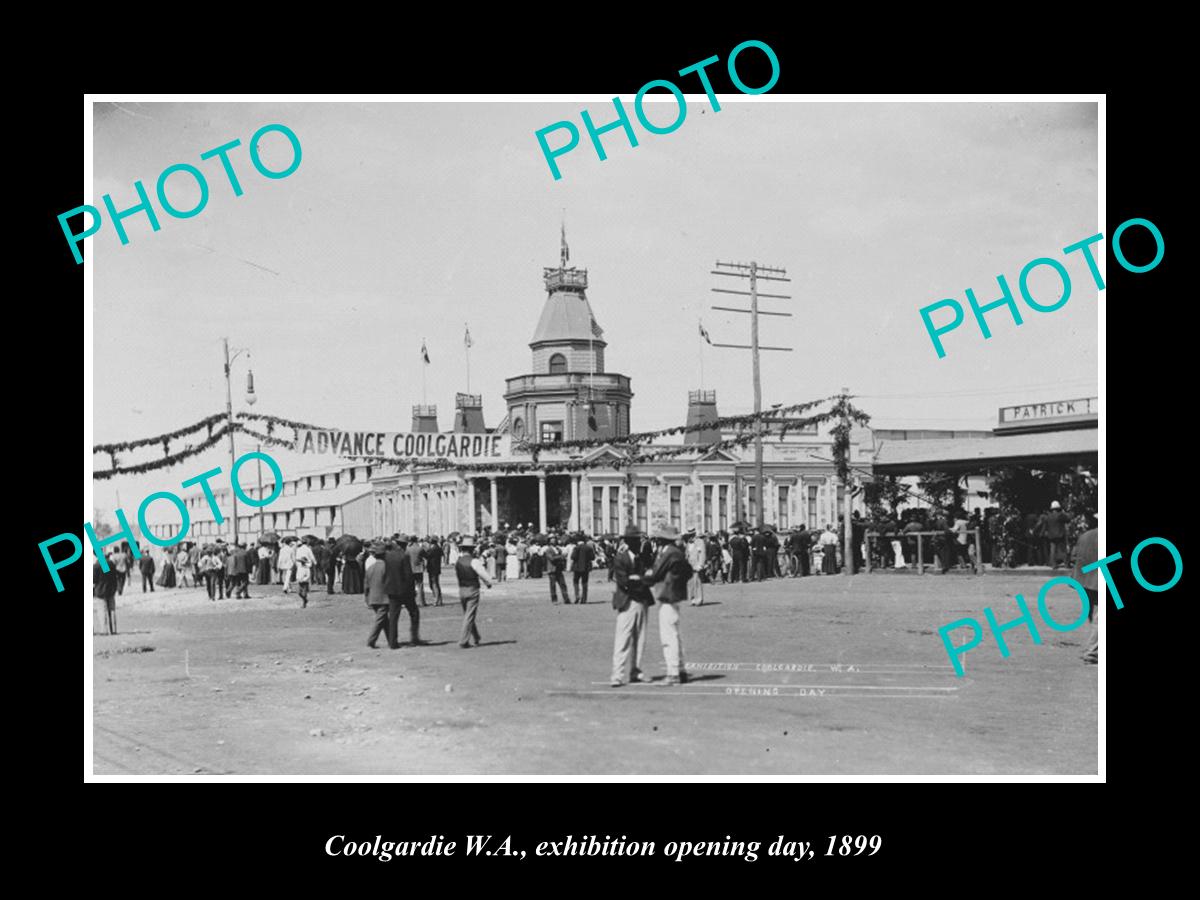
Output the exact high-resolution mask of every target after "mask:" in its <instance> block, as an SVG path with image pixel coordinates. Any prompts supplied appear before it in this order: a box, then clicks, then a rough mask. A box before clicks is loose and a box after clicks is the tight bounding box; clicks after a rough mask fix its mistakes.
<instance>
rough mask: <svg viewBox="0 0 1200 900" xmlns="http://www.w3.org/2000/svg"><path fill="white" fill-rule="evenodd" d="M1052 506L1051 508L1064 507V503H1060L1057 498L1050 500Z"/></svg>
mask: <svg viewBox="0 0 1200 900" xmlns="http://www.w3.org/2000/svg"><path fill="white" fill-rule="evenodd" d="M1050 508H1051V509H1062V504H1061V503H1059V502H1058V501H1057V500H1052V501H1050Z"/></svg>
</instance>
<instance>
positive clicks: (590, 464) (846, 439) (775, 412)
mask: <svg viewBox="0 0 1200 900" xmlns="http://www.w3.org/2000/svg"><path fill="white" fill-rule="evenodd" d="M850 396H851V395H849V394H844V395H843V394H839V395H836V396H834V397H826V398H824V399H822V400H812V401H809V402H807V403H795V404H792V405H790V406H784V407H776V408H774V409H771V410H767V411H765V412H760V413H748V414H745V415H740V416H721V417H720V418H717V419H714V420H712V421H710V422H704V423H701V424H698V425H681V426H676V427H674V428H663V429H659V430H657V431H642V432H637V433H634V434H631V435H628V436H626V437H624V438H621V439H619V440H613V439H597V438H589V439H584V440H574V441H561V442H552V443H541V442H539V443H530V442H524V441H514V446H519V447H520V449H522V450H527V451H528V452H529V453H530V454H531V456H532V459H531V461H530V462H519V463H498V464H497V463H464V462H461V461H459V460H452V459H449V458H447V457H441V458H438V459H433V460H424V459H421V460H419V459H416V458H411V459H407V460H406V459H397V458H394V457H387V456H350V457H343V458H349V459H353V460H361V461H364V462H369V463H375V464H387V465H391V466H395V467H396V469H397V471H398V472H403V471H407V470H409V469H412V468H416V467H420V468H431V469H454V470H458V471H464V472H498V473H505V474H512V473H519V472H534V471H538V472H545V473H551V472H575V471H583V470H587V469H594V468H600V467H602V466H609V467H611V468H613V469H620V468H622V467H623V466H629V465H636V464H639V463H646V462H655V461H658V460H663V459H674V458H676V457H679V456H684V455H687V454H692V453H697V454H700V455H704V454H706V453H711V452H713V451H714V450H726V449H732V448H736V447H745V446H747V445H749V444H750V443H752V442H753V441H754V439H755V436H756V434H755V433H754V432H751V433H749V434H740V435H738V436H737V437H734V438H728V439H726V440H720V441H714V442H712V443H710V444H703V445H699V444H693V445H688V446H684V447H671V448H664V449H661V450H655V449H648V450H638V449H637V448H638V445H639V444H645V443H647V442H649V441H651V440H653V439H654V438H657V437H663V436H666V435H675V434H686V433H691V432H696V431H704V430H710V429H717V430H721V429H725V428H731V427H737V428H740V429H744V428H745V427H746V426H748V425H751V424H754V423H755V422H758V421H764V420H765V421H771V420H774V419H777V418H778V417H780V416H783V415H788V414H791V413H797V412H803V411H805V410H808V409H812V408H813V407H815V406H819V405H820V404H822V403H826V402H828V401H830V400H833V401H834V404H833V406H832V407H831V408H830V409H829V410H828V411H827V412H822V413H818V414H816V415H813V416H807V417H805V418H803V419H800V420H799V421H796V422H788V423H784V424H783V427H782V429H781V431H780V434H779V440H781V441H782V440H783V438H784V436H785V435H786V434H787V432H788V431H789V430H790V429H793V428H803V427H805V426H808V425H815V424H821V423H823V422H829V421H832V420H838V424H837V425H835V426H834V427H833V429H831V433H832V435H833V438H834V442H833V454H834V464H835V466H836V468H837V472H838V476H839V477H840V478H842V480H843V481H846V480H847V479H848V477H849V471H850V465H849V456H850V452H849V448H850V428H851V424H852V423H857V424H860V425H865V424H866V423H867V422H868V421H870V416H869V415H867V414H866V413H864V412H862V411H861V410H859V409H857V408H855V407H854V406H853V405H852V404H851V403H850ZM222 418H224V416H223V415H216V416H210V417H208V418H207V419H204V420H202V421H200V422H197V423H196V424H195V425H192V426H189V427H188V428H185V429H180V430H179V431H177V432H172V433H171V434H168V435H159V436H157V437H154V438H144V439H142V440H138V441H128V442H124V443H120V444H102V445H98V446H97V447H96V448H94V452H97V453H101V452H106V453H108V454H109V457H110V459H111V460H112V466H111V468H109V469H106V470H102V471H99V472H95V473H94V474H93V478H95V479H98V480H104V479H108V478H112V477H114V476H116V475H125V474H141V473H143V472H149V471H152V470H154V469H161V468H166V467H167V466H172V465H175V464H176V463H180V462H182V461H183V460H185V459H188V458H189V457H192V456H195V455H196V454H197V453H200V452H202V451H203V450H206V449H208V448H209V447H211V446H213V445H214V444H216V443H217V441H219V440H220V439H221V438H222V437H224V436H225V435H226V434H227V433H229V431H230V427H231V426H230V425H228V424H226V425H222V426H221V427H220V428H219V429H217V430H216V431H213V425H214V424H215V423H216V422H218V421H220V420H221V419H222ZM237 418H238V419H241V420H249V421H254V422H265V423H266V426H267V433H266V434H264V433H262V432H260V431H257V430H255V429H253V428H251V427H249V426H248V425H246V424H245V422H244V421H236V422H234V423H233V424H232V428H233V430H234V431H241V432H243V433H245V434H247V435H249V436H250V437H253V438H255V439H256V440H258V441H261V442H262V443H264V444H269V445H271V446H276V447H285V448H287V449H289V450H293V451H294V450H296V445H297V443H298V437H299V435H298V434H297V436H296V439H293V440H290V441H289V440H287V439H285V438H280V437H276V436H275V435H274V434H272V433H271V432H273V431H274V429H275V427H276V426H282V427H284V428H291V429H292V430H293V431H294V432H299V431H300V430H302V429H303V430H314V431H324V430H328V429H324V428H322V427H321V426H319V425H311V424H308V423H305V422H297V421H294V420H291V419H284V418H281V417H279V416H272V415H268V414H265V413H251V412H239V413H237ZM206 426H207V428H208V430H209V436H208V438H206V439H205V440H204V441H202V442H201V443H199V444H196V445H189V446H188V447H187V448H186V449H184V450H182V451H180V452H179V453H176V454H174V455H172V454H171V453H170V452H169V441H170V440H171V439H173V438H175V437H178V436H180V435H183V434H188V433H190V432H193V431H198V430H199V429H200V428H204V427H206ZM153 443H161V444H162V445H163V458H162V459H160V460H156V461H154V462H147V463H139V464H137V465H133V466H125V467H122V466H121V465H120V460H119V459H118V457H117V455H116V451H117V450H125V449H132V448H135V447H142V446H146V445H149V444H153ZM600 446H617V447H624V448H628V450H627V452H626V453H625V454H624V455H623V456H620V457H618V458H615V459H606V460H564V461H562V462H549V463H545V464H540V463H539V462H538V456H539V454H540V452H542V451H546V450H563V449H583V448H587V447H600Z"/></svg>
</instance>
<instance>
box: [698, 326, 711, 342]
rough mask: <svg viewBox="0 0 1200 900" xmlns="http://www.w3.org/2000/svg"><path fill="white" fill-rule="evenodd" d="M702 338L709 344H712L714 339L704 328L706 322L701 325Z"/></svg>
mask: <svg viewBox="0 0 1200 900" xmlns="http://www.w3.org/2000/svg"><path fill="white" fill-rule="evenodd" d="M700 337H702V338H704V340H706V341H708V343H709V344H712V338H710V337H709V336H708V332H707V331H706V330H705V328H704V322H701V323H700Z"/></svg>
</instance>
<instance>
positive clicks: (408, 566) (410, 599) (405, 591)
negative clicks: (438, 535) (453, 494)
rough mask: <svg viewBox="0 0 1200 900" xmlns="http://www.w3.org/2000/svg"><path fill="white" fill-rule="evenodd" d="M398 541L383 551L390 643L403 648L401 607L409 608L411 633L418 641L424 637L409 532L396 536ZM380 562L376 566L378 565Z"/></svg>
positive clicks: (375, 567)
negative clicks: (400, 634) (399, 630)
mask: <svg viewBox="0 0 1200 900" xmlns="http://www.w3.org/2000/svg"><path fill="white" fill-rule="evenodd" d="M392 544H393V545H394V546H393V547H392V548H391V549H389V550H388V551H387V552H386V553H384V555H383V589H384V592H385V593H387V597H388V647H389V648H391V649H392V650H399V649H400V638H399V635H398V634H397V629H398V626H399V624H400V608H401V607H404V608H405V609H407V610H408V630H409V637H410V638H411V639H412V643H413V644H414V645H416V644H420V643H422V641H421V612H420V610H419V609H417V602H416V598H417V590H416V588H417V586H416V583H415V581H414V579H413V570H412V563H411V561H410V557H409V554H408V552H407V551H406V550H405V548H406V547H407V546H408V535H406V534H397V535H393V537H392ZM377 568H379V567H378V566H372V569H377Z"/></svg>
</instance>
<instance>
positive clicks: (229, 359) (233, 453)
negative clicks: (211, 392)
mask: <svg viewBox="0 0 1200 900" xmlns="http://www.w3.org/2000/svg"><path fill="white" fill-rule="evenodd" d="M221 342H222V344H224V347H225V414H226V417H227V418H228V421H229V467H230V468H229V475H230V478H232V477H233V465H234V463H236V462H237V450H236V449H235V447H234V444H233V429H234V425H233V387H232V384H231V382H230V367H231V366H232V364H233V361H234V360H235V359H237V358H238V357H239V356H241V355H242V354H243V353H245V354H246V355H247V356H249V353H250V351H249V350H247V349H246V348H245V347H241V348H235V349H234V352H233V356H230V355H229V338H222V339H221ZM257 399H258V398H257V397H256V396H255V394H254V373H253V372H249V371H248V372H247V374H246V403H248V404H249V405H251V406H253V405H254V402H255V401H256V400H257ZM260 487H261V485H260ZM229 500H230V504H231V506H232V509H233V543H234V544H237V542H238V509H237V491H235V490H233V486H232V485H230V490H229ZM260 525H261V519H260Z"/></svg>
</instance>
